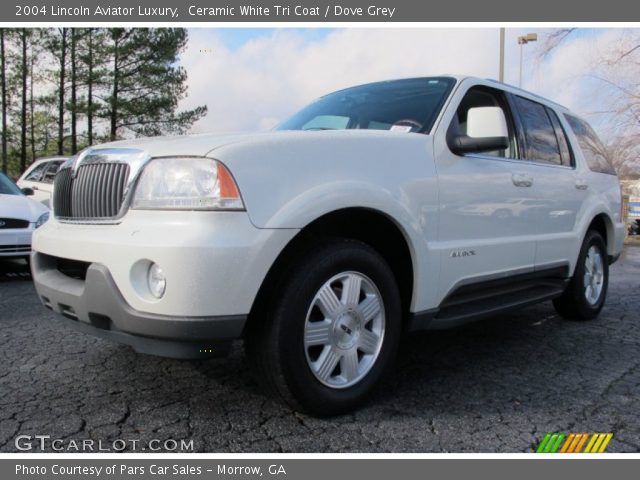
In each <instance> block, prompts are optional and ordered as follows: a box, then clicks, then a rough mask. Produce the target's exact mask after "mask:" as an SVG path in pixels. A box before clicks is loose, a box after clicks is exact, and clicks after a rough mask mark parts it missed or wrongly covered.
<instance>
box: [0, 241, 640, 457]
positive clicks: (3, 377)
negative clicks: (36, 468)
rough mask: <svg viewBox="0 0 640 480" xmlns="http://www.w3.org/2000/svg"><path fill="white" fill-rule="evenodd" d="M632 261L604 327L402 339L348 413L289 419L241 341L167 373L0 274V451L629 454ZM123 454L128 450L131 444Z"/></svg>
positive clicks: (494, 322) (530, 313) (636, 443)
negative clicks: (383, 377)
mask: <svg viewBox="0 0 640 480" xmlns="http://www.w3.org/2000/svg"><path fill="white" fill-rule="evenodd" d="M639 286H640V248H638V247H627V248H626V249H625V252H624V254H623V257H622V258H621V260H620V261H619V262H618V263H617V264H615V265H614V266H613V267H612V269H611V283H610V291H609V297H608V300H607V304H606V306H605V308H604V310H603V312H602V314H601V315H600V317H599V318H598V319H597V320H595V321H591V322H586V323H580V322H572V321H565V320H562V319H561V318H559V317H558V316H557V315H556V314H555V312H554V310H553V307H552V306H551V304H550V303H545V304H541V305H538V306H535V307H531V308H527V309H523V310H522V311H519V312H517V313H515V314H505V315H501V316H499V317H495V318H492V319H488V320H485V321H482V322H478V323H474V324H471V325H467V326H465V327H462V328H458V329H456V330H450V331H443V332H430V333H426V332H425V333H420V334H412V335H411V336H410V337H409V338H407V339H406V340H405V342H404V344H403V347H402V351H401V354H400V358H399V359H398V363H397V366H396V370H395V375H394V376H392V377H391V378H390V379H388V380H387V381H386V382H385V383H384V384H383V385H382V388H380V390H379V391H378V393H377V394H376V395H375V396H374V397H373V398H372V399H371V401H370V402H369V403H368V404H367V405H366V406H365V407H363V408H362V409H360V410H359V411H357V412H355V413H353V414H350V415H346V416H343V417H338V418H333V419H316V418H311V417H307V416H304V415H300V414H297V413H295V412H293V411H292V410H291V409H289V408H287V407H285V406H283V405H281V404H280V403H278V402H276V401H274V400H272V399H270V398H268V397H266V396H264V395H263V394H262V393H261V392H260V390H259V389H258V387H257V386H256V384H255V383H254V382H253V380H252V379H251V375H250V372H249V371H248V369H247V367H246V364H245V361H244V354H243V350H242V344H241V343H240V342H239V343H238V344H237V345H236V346H235V347H234V349H233V352H232V354H231V356H230V357H229V358H226V359H212V360H207V361H195V362H189V361H178V360H167V359H161V358H157V357H152V356H146V355H139V354H136V353H134V352H133V351H132V350H130V349H129V348H128V347H125V346H119V345H115V344H111V343H108V342H106V341H103V340H99V339H96V338H93V337H90V336H86V335H84V334H81V333H76V332H75V331H72V330H69V329H67V328H65V327H64V326H62V325H61V324H59V323H58V322H56V320H55V318H54V317H55V315H53V314H52V313H51V312H50V311H48V310H46V309H45V308H44V307H42V306H41V305H40V304H39V302H38V301H37V299H36V295H35V290H34V288H33V286H32V284H31V281H30V278H29V275H28V274H27V273H26V266H25V265H23V264H22V263H21V262H19V261H10V262H8V261H3V262H0V451H3V452H11V451H15V450H16V447H15V443H14V442H15V438H16V436H18V435H50V436H51V437H52V438H60V439H65V442H67V443H65V444H67V445H68V442H70V441H71V440H73V441H76V442H81V441H82V440H83V439H93V440H94V441H95V442H97V441H98V440H100V441H102V442H105V443H106V444H107V445H111V444H112V442H113V441H114V440H115V439H124V440H127V441H128V440H130V439H135V440H138V441H139V442H140V443H139V444H142V445H144V444H145V442H148V441H149V440H150V439H157V440H160V441H163V440H165V439H175V440H178V441H179V440H180V439H193V447H194V451H200V452H531V451H534V449H535V448H536V446H537V444H538V442H539V441H540V440H541V439H542V437H543V436H544V434H545V433H547V432H555V431H561V432H613V434H614V436H613V440H612V441H611V443H610V444H609V448H608V449H607V451H609V452H639V451H640V415H639V412H640V295H639V288H638V287H639ZM127 448H129V447H127Z"/></svg>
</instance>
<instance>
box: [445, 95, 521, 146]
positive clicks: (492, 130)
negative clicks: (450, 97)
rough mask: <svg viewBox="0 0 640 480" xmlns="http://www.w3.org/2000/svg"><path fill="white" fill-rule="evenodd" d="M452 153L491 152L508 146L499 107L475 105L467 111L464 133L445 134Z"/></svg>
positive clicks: (503, 118) (507, 136)
mask: <svg viewBox="0 0 640 480" xmlns="http://www.w3.org/2000/svg"><path fill="white" fill-rule="evenodd" d="M447 143H448V144H449V148H450V149H451V151H452V152H453V153H456V154H458V155H464V154H465V153H481V152H491V151H493V150H504V149H506V148H508V147H509V129H508V128H507V120H506V118H505V117H504V112H503V111H502V109H501V108H500V107H475V108H470V109H469V111H468V112H467V131H466V133H453V132H450V134H449V135H447Z"/></svg>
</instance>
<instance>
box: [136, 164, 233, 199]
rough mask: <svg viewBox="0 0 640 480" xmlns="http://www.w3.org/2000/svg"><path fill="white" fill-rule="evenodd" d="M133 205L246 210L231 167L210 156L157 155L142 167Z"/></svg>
mask: <svg viewBox="0 0 640 480" xmlns="http://www.w3.org/2000/svg"><path fill="white" fill-rule="evenodd" d="M131 208H133V209H139V210H156V209H158V210H162V209H167V210H174V209H177V210H243V209H244V204H243V203H242V198H241V197H240V192H239V191H238V187H237V185H236V182H235V180H234V179H233V177H232V176H231V173H229V170H227V168H226V167H225V166H224V165H223V164H221V163H220V162H217V161H216V160H213V159H210V158H189V157H185V158H173V157H172V158H157V159H154V160H151V161H150V162H149V163H148V164H147V165H146V166H145V167H144V170H143V171H142V174H141V175H140V178H139V180H138V184H137V186H136V191H135V195H134V197H133V201H132V203H131Z"/></svg>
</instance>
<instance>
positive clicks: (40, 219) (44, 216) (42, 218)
mask: <svg viewBox="0 0 640 480" xmlns="http://www.w3.org/2000/svg"><path fill="white" fill-rule="evenodd" d="M47 220H49V212H45V213H43V214H42V215H40V216H39V217H38V220H36V228H38V227H41V226H42V225H44V224H45V223H47Z"/></svg>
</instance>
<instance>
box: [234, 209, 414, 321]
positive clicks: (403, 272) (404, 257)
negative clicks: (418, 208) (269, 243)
mask: <svg viewBox="0 0 640 480" xmlns="http://www.w3.org/2000/svg"><path fill="white" fill-rule="evenodd" d="M332 237H336V238H350V239H353V240H359V241H362V242H363V243H366V244H367V245H369V246H371V247H372V248H374V249H375V250H376V251H377V252H378V253H379V254H380V255H381V256H382V257H383V258H385V260H386V261H387V263H388V264H389V266H390V268H391V270H392V271H393V273H394V277H395V279H396V282H397V284H398V288H399V290H400V297H401V301H402V310H403V317H404V321H406V320H407V319H408V318H409V312H410V309H411V305H412V301H413V298H414V289H415V284H416V281H417V280H416V258H415V250H414V248H413V245H412V242H411V239H410V236H409V235H408V233H407V232H406V230H405V229H404V228H403V227H402V226H401V225H399V223H398V222H397V221H395V220H394V219H393V218H392V217H391V216H389V215H388V214H386V213H384V212H382V211H380V210H376V209H373V208H368V207H345V208H341V209H338V210H334V211H331V212H328V213H325V214H323V215H321V216H320V217H318V218H316V219H314V220H313V221H311V222H309V223H308V224H307V225H305V226H304V227H303V228H302V229H301V230H300V231H299V232H298V233H297V234H296V236H295V237H294V238H293V239H291V240H290V241H289V242H288V243H287V245H286V246H285V247H284V248H283V249H282V251H281V252H280V254H279V255H278V257H277V258H276V260H275V262H274V263H273V264H272V265H271V268H270V269H269V271H268V272H267V274H266V276H265V278H264V279H263V281H262V284H261V286H260V288H259V290H258V294H257V295H256V298H255V300H254V302H253V306H252V308H251V311H250V313H249V320H248V322H247V324H248V325H247V328H251V324H252V323H253V322H257V321H259V318H260V317H261V316H262V314H263V313H264V312H265V311H266V309H268V308H269V303H270V301H271V300H272V299H273V297H274V294H273V293H274V290H275V289H276V285H278V283H279V282H280V281H281V280H282V279H283V278H285V277H286V275H287V273H288V272H289V271H290V270H291V269H292V268H293V267H294V265H295V264H296V262H297V261H298V260H299V259H300V258H301V257H302V256H303V255H304V254H305V252H308V251H309V249H310V248H312V247H313V245H314V244H315V243H317V242H318V241H321V240H322V239H327V238H332ZM245 330H246V329H245Z"/></svg>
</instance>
